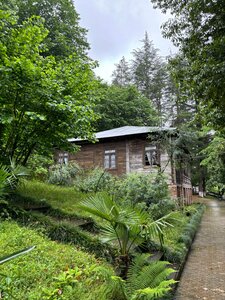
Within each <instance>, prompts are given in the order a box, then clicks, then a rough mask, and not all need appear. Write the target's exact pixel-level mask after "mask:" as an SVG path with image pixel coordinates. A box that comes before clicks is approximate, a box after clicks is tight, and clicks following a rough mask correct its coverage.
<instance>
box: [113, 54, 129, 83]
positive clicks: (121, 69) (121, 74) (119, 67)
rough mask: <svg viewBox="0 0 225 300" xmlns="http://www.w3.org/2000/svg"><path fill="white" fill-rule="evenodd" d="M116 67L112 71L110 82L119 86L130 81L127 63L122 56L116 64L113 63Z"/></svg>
mask: <svg viewBox="0 0 225 300" xmlns="http://www.w3.org/2000/svg"><path fill="white" fill-rule="evenodd" d="M115 66H116V69H115V70H114V71H113V73H112V78H113V80H112V83H113V84H115V85H119V86H127V85H129V84H130V83H131V79H132V78H131V71H130V66H129V63H128V62H127V61H126V59H125V57H124V56H123V57H122V59H121V60H120V61H119V63H118V64H115Z"/></svg>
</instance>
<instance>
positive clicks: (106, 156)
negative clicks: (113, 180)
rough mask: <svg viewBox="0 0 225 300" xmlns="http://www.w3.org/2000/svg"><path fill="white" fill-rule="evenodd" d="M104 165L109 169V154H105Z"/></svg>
mask: <svg viewBox="0 0 225 300" xmlns="http://www.w3.org/2000/svg"><path fill="white" fill-rule="evenodd" d="M104 167H105V169H109V155H105V159H104Z"/></svg>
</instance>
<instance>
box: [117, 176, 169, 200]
mask: <svg viewBox="0 0 225 300" xmlns="http://www.w3.org/2000/svg"><path fill="white" fill-rule="evenodd" d="M113 193H114V195H115V198H116V199H122V200H123V202H125V203H126V202H127V203H129V204H131V205H132V206H135V205H136V204H137V203H141V202H144V203H145V204H146V205H148V206H149V205H150V204H151V203H157V202H158V201H160V200H163V199H166V198H167V197H168V193H169V191H168V184H167V182H166V178H165V177H164V176H163V175H162V174H148V175H146V174H141V173H130V174H128V175H127V176H126V177H124V178H123V179H121V180H119V181H117V182H116V185H115V188H114V190H113Z"/></svg>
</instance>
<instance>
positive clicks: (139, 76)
mask: <svg viewBox="0 0 225 300" xmlns="http://www.w3.org/2000/svg"><path fill="white" fill-rule="evenodd" d="M141 42H142V47H140V48H138V49H134V50H133V51H132V55H133V58H132V59H131V60H130V61H129V62H127V61H126V60H125V58H124V57H123V58H122V59H121V60H120V62H119V63H118V64H116V69H115V70H114V72H113V74H112V77H113V84H116V85H119V86H127V85H128V84H130V83H132V84H134V85H135V86H136V87H137V89H138V90H139V92H141V93H142V94H143V95H144V96H145V97H146V98H147V99H149V101H152V103H153V105H154V107H155V109H156V111H157V113H158V115H159V117H160V118H161V119H159V120H158V124H160V125H162V122H163V121H164V119H165V110H164V102H165V97H164V96H165V87H166V77H167V74H166V63H165V62H164V61H163V59H162V57H160V56H159V54H158V49H156V48H155V47H154V45H153V42H152V41H151V40H150V39H149V37H148V34H147V32H146V33H145V37H144V39H143V40H142V41H141Z"/></svg>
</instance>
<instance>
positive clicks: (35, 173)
mask: <svg viewBox="0 0 225 300" xmlns="http://www.w3.org/2000/svg"><path fill="white" fill-rule="evenodd" d="M52 164H53V158H52V155H51V156H44V155H39V154H36V153H35V154H33V155H32V156H31V157H30V158H29V161H28V165H27V167H28V169H29V170H30V177H31V178H33V179H38V180H42V181H44V180H47V178H48V170H49V167H50V166H51V165H52Z"/></svg>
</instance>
